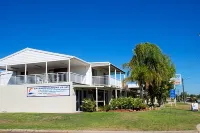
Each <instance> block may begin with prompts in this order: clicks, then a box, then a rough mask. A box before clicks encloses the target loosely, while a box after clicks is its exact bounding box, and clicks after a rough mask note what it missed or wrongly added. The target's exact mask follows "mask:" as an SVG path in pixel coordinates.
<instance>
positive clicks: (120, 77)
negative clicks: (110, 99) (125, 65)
mask: <svg viewBox="0 0 200 133" xmlns="http://www.w3.org/2000/svg"><path fill="white" fill-rule="evenodd" d="M119 75H120V76H119V79H120V84H119V87H120V88H121V87H122V86H121V84H122V73H121V72H120V73H119Z"/></svg>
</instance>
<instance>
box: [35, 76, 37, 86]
mask: <svg viewBox="0 0 200 133" xmlns="http://www.w3.org/2000/svg"><path fill="white" fill-rule="evenodd" d="M35 84H37V78H36V74H35Z"/></svg>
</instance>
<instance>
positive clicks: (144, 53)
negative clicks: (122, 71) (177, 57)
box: [123, 43, 175, 102]
mask: <svg viewBox="0 0 200 133" xmlns="http://www.w3.org/2000/svg"><path fill="white" fill-rule="evenodd" d="M123 67H124V68H128V71H129V75H128V77H127V78H126V79H125V82H127V81H136V82H138V85H139V87H140V97H141V98H143V86H145V88H146V89H148V92H149V94H150V97H151V101H152V102H153V98H155V96H156V93H157V92H158V90H159V89H160V87H161V85H162V84H163V83H164V82H163V81H167V80H168V81H169V79H170V78H171V76H173V74H174V72H175V67H174V65H173V64H172V63H171V60H170V58H169V57H168V56H166V55H164V54H163V53H162V51H161V49H160V48H159V47H158V46H156V45H154V44H151V43H141V44H138V45H137V46H136V48H135V49H134V55H133V57H132V59H131V60H130V62H128V63H126V64H124V65H123Z"/></svg>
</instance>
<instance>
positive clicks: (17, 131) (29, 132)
mask: <svg viewBox="0 0 200 133" xmlns="http://www.w3.org/2000/svg"><path fill="white" fill-rule="evenodd" d="M0 133H199V132H198V131H69V130H25V129H12V130H11V129H9V130H4V129H3V130H1V129H0Z"/></svg>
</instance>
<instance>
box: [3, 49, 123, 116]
mask: <svg viewBox="0 0 200 133" xmlns="http://www.w3.org/2000/svg"><path fill="white" fill-rule="evenodd" d="M0 69H1V73H0V112H39V113H74V112H77V111H82V108H81V105H82V103H83V99H84V98H90V99H93V100H94V101H96V108H97V109H98V106H103V105H106V104H109V102H110V100H111V99H112V98H117V97H118V96H120V95H121V94H122V93H121V92H122V91H123V85H122V81H123V78H124V76H125V72H124V71H122V70H121V69H119V68H117V67H116V66H114V65H113V64H111V63H110V62H87V61H84V60H82V59H79V58H77V57H75V56H70V55H64V54H58V53H53V52H47V51H42V50H36V49H31V48H26V49H24V50H21V51H19V52H16V53H14V54H11V55H9V56H7V57H4V58H2V59H0Z"/></svg>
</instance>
